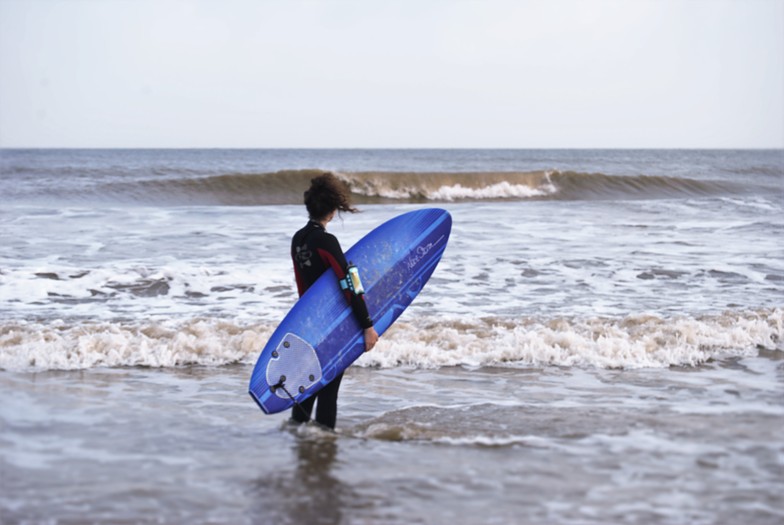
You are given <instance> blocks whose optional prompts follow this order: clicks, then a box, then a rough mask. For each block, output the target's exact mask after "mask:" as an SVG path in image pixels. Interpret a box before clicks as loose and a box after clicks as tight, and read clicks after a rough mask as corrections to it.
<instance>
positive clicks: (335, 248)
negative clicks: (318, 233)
mask: <svg viewBox="0 0 784 525" xmlns="http://www.w3.org/2000/svg"><path fill="white" fill-rule="evenodd" d="M324 237H325V238H324V243H323V244H324V245H323V246H321V247H319V248H318V253H319V256H320V257H321V258H322V260H323V261H324V262H325V263H326V264H328V265H329V266H330V267H332V269H333V270H334V271H335V274H336V275H337V276H338V279H345V277H346V272H347V269H348V262H347V261H346V256H345V255H344V254H343V250H342V249H341V248H340V243H339V242H338V239H337V237H335V236H334V235H330V234H326V235H325V236H324ZM345 293H346V299H347V300H348V301H349V302H350V303H351V309H352V310H353V312H354V316H355V317H356V319H357V321H359V325H360V326H361V327H362V328H364V330H365V351H368V350H370V349H371V348H373V346H375V344H376V342H377V341H378V333H377V332H376V330H375V328H373V320H372V319H371V318H370V314H369V313H368V309H367V305H366V304H365V299H364V297H363V296H362V295H355V294H353V293H351V292H350V291H348V290H346V292H345Z"/></svg>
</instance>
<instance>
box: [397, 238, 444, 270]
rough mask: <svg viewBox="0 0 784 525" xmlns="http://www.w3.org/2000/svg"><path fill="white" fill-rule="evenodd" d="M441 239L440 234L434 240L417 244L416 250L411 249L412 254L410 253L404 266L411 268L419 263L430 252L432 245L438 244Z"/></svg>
mask: <svg viewBox="0 0 784 525" xmlns="http://www.w3.org/2000/svg"><path fill="white" fill-rule="evenodd" d="M443 239H444V236H443V235H442V236H441V237H439V238H438V240H437V241H435V242H429V243H427V244H420V245H419V246H417V248H416V250H414V251H413V253H412V255H410V256H409V257H408V260H407V261H406V266H408V269H409V270H413V269H414V267H415V266H416V265H417V264H419V263H420V261H422V259H424V258H425V256H426V255H427V254H428V253H430V250H432V249H433V247H434V246H436V245H437V244H439V243H440V242H441V241H442V240H443Z"/></svg>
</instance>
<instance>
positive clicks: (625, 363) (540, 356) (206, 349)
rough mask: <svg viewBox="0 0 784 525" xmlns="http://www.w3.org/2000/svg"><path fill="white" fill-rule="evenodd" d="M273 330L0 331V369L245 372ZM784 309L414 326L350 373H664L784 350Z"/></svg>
mask: <svg viewBox="0 0 784 525" xmlns="http://www.w3.org/2000/svg"><path fill="white" fill-rule="evenodd" d="M274 328H275V323H273V322H269V323H263V324H249V325H243V324H236V323H235V322H228V321H224V320H219V319H202V318H196V319H190V320H186V321H162V322H148V323H138V324H134V323H127V324H124V323H116V322H108V321H107V322H96V323H78V324H75V325H69V324H66V323H64V322H62V321H55V322H51V323H27V322H17V323H8V324H6V325H4V326H0V368H2V369H6V370H75V369H85V368H93V367H118V366H150V367H169V366H180V365H190V364H198V365H209V366H213V365H224V364H229V363H236V362H247V363H252V362H254V361H255V359H256V358H257V357H258V354H259V352H260V351H261V349H262V348H263V347H264V345H265V344H266V342H267V340H268V338H269V336H270V335H271V334H272V331H273V329H274ZM782 341H784V310H782V309H775V310H760V311H746V312H728V313H725V314H722V315H717V316H703V317H699V318H689V317H679V318H674V319H666V318H662V317H657V316H653V315H636V316H628V317H625V318H590V319H570V318H554V319H549V320H535V319H529V318H521V319H517V320H512V319H508V318H489V319H484V320H482V319H480V320H475V321H468V320H465V319H463V320H451V321H450V320H442V319H436V318H426V317H423V318H419V319H417V320H415V321H413V322H400V323H398V324H396V325H394V326H393V327H392V328H391V329H390V330H389V331H388V332H387V333H386V334H385V335H384V337H383V338H382V339H381V341H380V342H379V344H378V345H377V347H376V348H375V349H373V351H372V352H369V353H367V354H365V355H363V356H362V357H361V358H360V359H359V360H358V361H357V364H358V365H360V366H377V367H385V368H392V367H398V366H411V367H416V368H438V367H443V366H470V367H483V366H547V365H555V366H567V367H571V366H586V367H598V368H648V367H653V368H662V367H668V366H673V365H683V366H693V365H698V364H701V363H704V362H706V361H708V360H710V359H719V358H723V357H729V356H750V355H756V354H757V352H758V349H759V348H768V349H772V350H779V351H784V347H783V346H782Z"/></svg>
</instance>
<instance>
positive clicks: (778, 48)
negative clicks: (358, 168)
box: [0, 0, 784, 148]
mask: <svg viewBox="0 0 784 525" xmlns="http://www.w3.org/2000/svg"><path fill="white" fill-rule="evenodd" d="M0 147H390V148H399V147H462V148H465V147H513V148H538V147H546V148H593V147H607V148H629V147H646V148H651V147H698V148H700V147H719V148H727V147H768V148H770V147H774V148H781V147H784V0H704V1H702V0H677V1H676V0H541V1H538V0H517V1H511V0H510V1H503V0H482V1H458V0H455V1H448V0H402V1H401V0H398V1H391V0H388V1H382V0H378V1H374V0H356V1H353V0H347V1H340V0H333V1H330V0H321V1H299V0H247V1H242V0H223V1H218V0H214V1H195V0H193V1H185V0H183V1H174V0H128V1H121V0H0Z"/></svg>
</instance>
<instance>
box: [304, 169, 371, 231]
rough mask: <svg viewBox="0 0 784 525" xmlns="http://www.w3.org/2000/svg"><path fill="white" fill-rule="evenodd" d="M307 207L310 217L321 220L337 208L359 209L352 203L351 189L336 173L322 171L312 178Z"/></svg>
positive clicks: (351, 210)
mask: <svg viewBox="0 0 784 525" xmlns="http://www.w3.org/2000/svg"><path fill="white" fill-rule="evenodd" d="M305 207H306V208H307V209H308V214H309V215H310V218H311V219H313V220H315V221H320V220H322V219H324V218H326V217H327V215H329V214H330V213H332V212H333V211H335V210H337V211H340V212H343V211H347V212H349V213H356V212H358V211H359V210H358V209H356V208H354V207H353V206H352V205H351V190H350V189H349V187H348V185H346V183H344V182H343V181H341V180H340V179H338V178H337V177H336V176H335V174H334V173H331V172H326V173H322V174H321V175H319V176H318V177H316V178H314V179H311V180H310V188H308V190H307V191H306V192H305Z"/></svg>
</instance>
